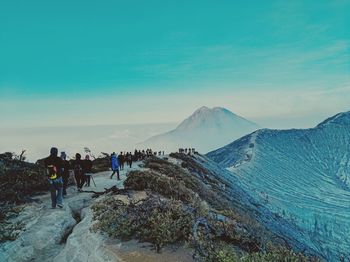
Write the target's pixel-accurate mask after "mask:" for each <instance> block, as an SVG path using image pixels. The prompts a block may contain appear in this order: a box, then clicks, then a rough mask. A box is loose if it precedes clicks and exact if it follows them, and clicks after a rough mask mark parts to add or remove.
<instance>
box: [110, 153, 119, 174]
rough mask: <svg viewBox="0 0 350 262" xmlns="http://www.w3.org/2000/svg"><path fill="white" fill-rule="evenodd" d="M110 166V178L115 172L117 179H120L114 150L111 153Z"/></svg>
mask: <svg viewBox="0 0 350 262" xmlns="http://www.w3.org/2000/svg"><path fill="white" fill-rule="evenodd" d="M111 167H112V171H113V173H112V175H111V179H112V178H113V176H114V174H115V173H116V172H117V179H118V180H120V177H119V163H118V158H117V156H116V155H115V153H114V152H113V153H112V154H111Z"/></svg>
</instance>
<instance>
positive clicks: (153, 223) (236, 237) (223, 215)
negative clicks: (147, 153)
mask: <svg viewBox="0 0 350 262" xmlns="http://www.w3.org/2000/svg"><path fill="white" fill-rule="evenodd" d="M181 166H182V167H181ZM181 166H178V165H175V164H172V163H170V162H168V161H166V160H162V159H159V158H155V157H152V158H149V159H147V160H146V161H145V165H144V167H145V168H146V169H145V170H142V171H132V172H130V173H129V174H128V177H127V179H126V181H125V183H124V185H125V189H126V190H127V191H128V192H129V195H130V194H131V195H132V194H134V193H133V192H135V191H146V192H147V195H148V197H147V198H145V199H143V200H139V201H138V202H133V201H130V200H129V201H121V198H120V197H118V196H114V195H110V196H109V197H107V198H105V199H102V200H101V201H99V202H96V203H95V204H94V205H93V207H92V209H93V211H94V219H95V220H97V223H96V224H95V228H94V229H95V230H101V231H103V232H106V233H107V234H108V235H109V236H111V237H114V238H119V239H121V240H129V239H138V240H140V241H146V242H149V243H152V244H153V245H154V247H155V250H157V251H158V252H159V251H160V250H161V248H162V247H163V246H164V245H167V244H172V243H187V245H188V246H190V247H192V248H193V249H194V250H195V253H196V256H197V257H201V258H202V259H204V260H207V261H219V262H220V261H222V262H226V261H244V262H245V261H247V262H250V261H311V260H310V259H309V258H307V257H305V256H303V255H302V254H295V253H293V252H292V251H290V250H289V249H286V248H282V247H281V248H280V247H278V246H279V244H278V243H274V244H272V245H271V246H272V248H270V247H269V248H267V246H268V243H267V242H266V238H267V237H269V236H271V235H272V233H271V232H268V231H267V230H266V229H265V228H264V227H262V226H261V225H260V224H259V223H258V222H257V221H255V220H254V219H252V218H250V217H249V216H246V215H242V214H240V213H239V212H236V210H235V209H234V207H233V206H232V205H230V204H229V202H228V201H227V199H225V198H224V197H222V195H220V194H219V193H217V192H215V190H213V189H212V186H213V184H212V183H215V184H217V183H219V182H218V181H214V180H213V179H206V177H213V176H211V175H210V174H209V173H208V171H205V170H204V168H203V167H201V166H200V165H199V164H198V163H196V162H195V161H194V160H193V161H186V162H184V161H183V162H182V164H181ZM184 167H185V168H184ZM129 199H132V197H131V198H129ZM270 239H274V238H273V237H271V238H270ZM270 241H271V240H270ZM277 247H278V248H277Z"/></svg>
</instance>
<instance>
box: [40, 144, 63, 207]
mask: <svg viewBox="0 0 350 262" xmlns="http://www.w3.org/2000/svg"><path fill="white" fill-rule="evenodd" d="M57 155H58V149H57V148H56V147H52V148H51V150H50V156H48V157H47V158H45V160H44V163H45V167H46V170H47V176H48V180H49V184H50V192H51V206H52V208H56V205H57V206H58V207H59V208H62V207H63V196H62V192H63V180H62V173H61V172H62V171H61V170H62V160H61V158H59V157H58V156H57Z"/></svg>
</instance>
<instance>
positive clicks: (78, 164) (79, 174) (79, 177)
mask: <svg viewBox="0 0 350 262" xmlns="http://www.w3.org/2000/svg"><path fill="white" fill-rule="evenodd" d="M72 166H73V170H74V177H75V181H76V183H77V189H78V191H79V192H80V191H81V190H82V188H83V185H84V182H85V178H84V173H83V161H82V160H81V155H80V154H79V153H76V154H75V160H74V161H73V165H72Z"/></svg>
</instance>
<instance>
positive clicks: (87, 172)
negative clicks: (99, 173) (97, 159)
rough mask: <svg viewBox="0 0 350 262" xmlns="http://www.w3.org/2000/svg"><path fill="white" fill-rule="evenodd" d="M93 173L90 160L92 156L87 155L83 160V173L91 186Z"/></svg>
mask: <svg viewBox="0 0 350 262" xmlns="http://www.w3.org/2000/svg"><path fill="white" fill-rule="evenodd" d="M91 173H92V161H91V160H90V156H89V155H86V156H85V160H84V161H83V174H84V177H85V179H84V180H85V182H86V186H87V187H89V186H90V180H91V175H92V174H91Z"/></svg>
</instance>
